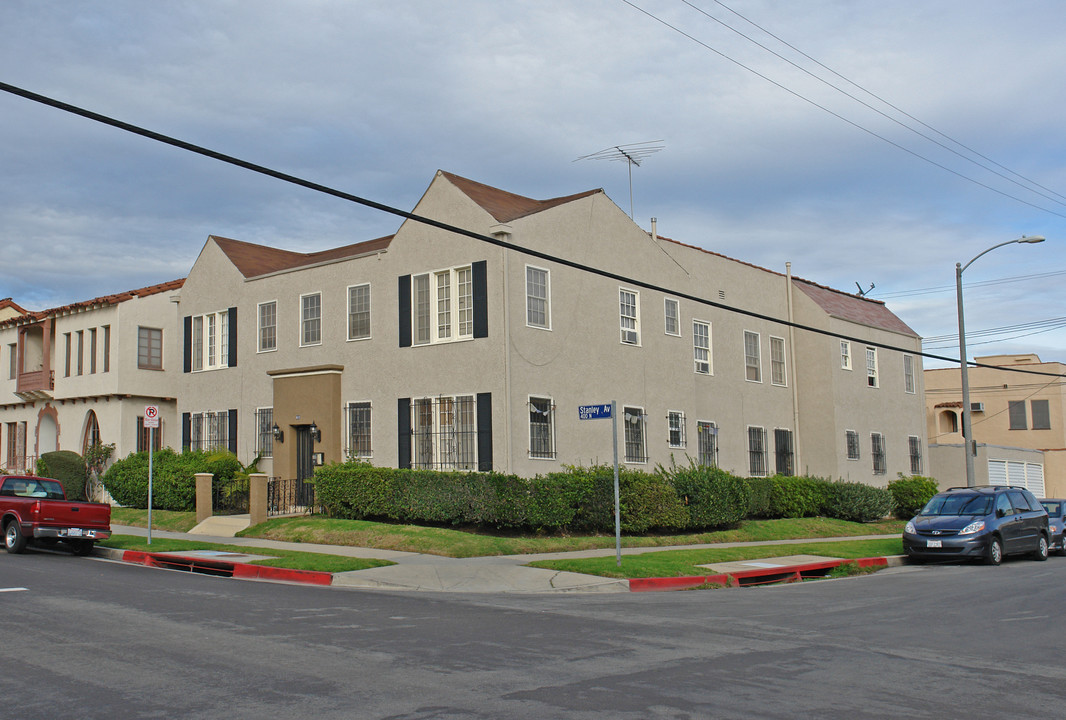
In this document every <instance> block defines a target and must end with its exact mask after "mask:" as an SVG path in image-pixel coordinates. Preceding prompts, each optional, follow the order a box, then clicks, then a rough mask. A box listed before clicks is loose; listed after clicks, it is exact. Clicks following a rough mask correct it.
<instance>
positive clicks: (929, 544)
mask: <svg viewBox="0 0 1066 720" xmlns="http://www.w3.org/2000/svg"><path fill="white" fill-rule="evenodd" d="M925 546H926V547H931V548H936V547H943V546H944V544H943V542H941V541H940V540H930V541H929V542H927V543H926V544H925Z"/></svg>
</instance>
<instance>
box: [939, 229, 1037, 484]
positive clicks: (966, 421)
mask: <svg viewBox="0 0 1066 720" xmlns="http://www.w3.org/2000/svg"><path fill="white" fill-rule="evenodd" d="M1042 242H1044V237H1043V236H1042V235H1033V236H1031V237H1026V236H1025V235H1022V236H1021V237H1020V238H1018V239H1017V240H1008V241H1007V242H1001V243H1000V244H999V245H993V246H992V247H990V248H988V249H987V250H985V251H983V252H981V253H979V254H978V255H976V256H975V257H974V258H973V260H971V261H970V262H968V263H966V264H965V265H963V264H962V263H955V293H956V297H957V300H958V306H959V369H960V373H961V375H962V440H963V447H964V448H965V452H963V455H965V456H966V485H967V487H973V486H974V485H976V484H977V481H976V479H975V477H974V467H973V465H974V455H975V454H976V453H977V442H976V441H975V440H974V438H973V434H972V432H973V428H972V427H971V425H970V410H971V406H970V375H969V363H968V362H967V361H966V323H965V321H964V320H963V313H962V273H963V271H964V270H965V269H966V268H968V267H970V265H972V264H973V261H974V260H976V259H977V258H979V257H981V256H982V255H984V254H985V253H988V252H992V251H993V250H995V249H996V248H1001V247H1003V246H1004V245H1013V244H1014V243H1026V244H1030V245H1031V244H1035V243H1042Z"/></svg>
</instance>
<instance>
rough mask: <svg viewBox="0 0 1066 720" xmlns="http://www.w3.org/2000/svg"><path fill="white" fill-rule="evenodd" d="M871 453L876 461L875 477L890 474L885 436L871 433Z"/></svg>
mask: <svg viewBox="0 0 1066 720" xmlns="http://www.w3.org/2000/svg"><path fill="white" fill-rule="evenodd" d="M870 452H871V454H872V455H873V460H874V475H884V474H885V473H887V472H888V460H887V459H886V457H885V436H884V435H882V434H881V433H878V432H875V433H870Z"/></svg>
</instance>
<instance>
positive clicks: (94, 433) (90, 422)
mask: <svg viewBox="0 0 1066 720" xmlns="http://www.w3.org/2000/svg"><path fill="white" fill-rule="evenodd" d="M99 443H100V423H99V422H97V420H96V411H95V410H90V411H89V413H88V415H86V416H85V434H84V435H83V436H82V439H81V454H82V455H85V453H87V452H88V451H89V448H91V447H92V446H93V445H98V444H99Z"/></svg>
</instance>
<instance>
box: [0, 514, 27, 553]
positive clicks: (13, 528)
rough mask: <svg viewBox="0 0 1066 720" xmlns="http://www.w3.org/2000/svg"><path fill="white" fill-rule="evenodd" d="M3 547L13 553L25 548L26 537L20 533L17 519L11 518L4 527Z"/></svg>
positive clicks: (20, 529)
mask: <svg viewBox="0 0 1066 720" xmlns="http://www.w3.org/2000/svg"><path fill="white" fill-rule="evenodd" d="M4 549H5V550H7V551H8V552H9V553H13V554H15V553H20V552H22V551H23V550H25V549H26V538H25V537H24V536H23V535H22V528H21V527H19V521H18V520H12V521H11V522H9V523H8V524H7V527H6V528H4Z"/></svg>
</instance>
